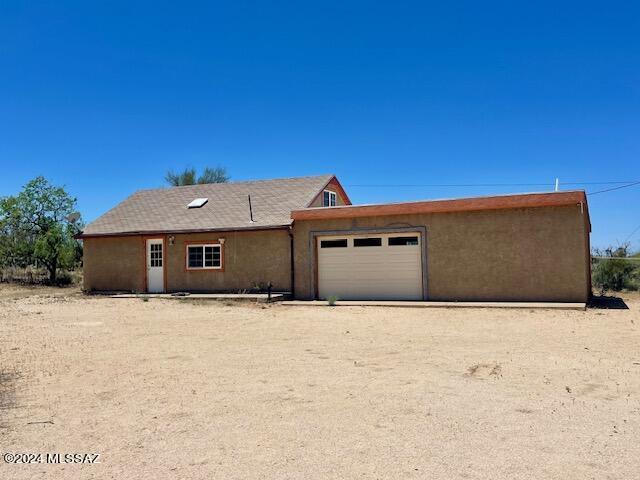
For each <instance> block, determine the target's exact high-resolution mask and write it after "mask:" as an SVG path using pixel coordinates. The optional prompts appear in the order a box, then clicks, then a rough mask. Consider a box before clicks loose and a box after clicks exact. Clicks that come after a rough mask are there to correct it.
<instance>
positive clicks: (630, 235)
mask: <svg viewBox="0 0 640 480" xmlns="http://www.w3.org/2000/svg"><path fill="white" fill-rule="evenodd" d="M638 230H640V225H638V226H637V227H636V228H634V229H633V232H631V233H630V234H629V236H628V237H627V238H625V239H624V243H627V242H628V241H629V240H630V239H631V237H633V236H634V235H635V234H636V232H637V231H638Z"/></svg>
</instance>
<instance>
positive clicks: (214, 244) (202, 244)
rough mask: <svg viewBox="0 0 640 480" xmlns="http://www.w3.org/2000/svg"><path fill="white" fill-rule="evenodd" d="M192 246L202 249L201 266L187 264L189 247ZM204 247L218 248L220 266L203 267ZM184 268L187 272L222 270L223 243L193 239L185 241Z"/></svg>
mask: <svg viewBox="0 0 640 480" xmlns="http://www.w3.org/2000/svg"><path fill="white" fill-rule="evenodd" d="M194 247H200V248H201V249H202V267H191V266H189V249H190V248H194ZM206 247H214V248H215V247H218V248H219V249H220V266H217V267H216V266H213V267H205V265H204V263H205V248H206ZM184 268H185V270H186V271H189V272H203V271H205V272H206V271H212V270H213V271H224V245H223V244H222V243H220V242H211V241H195V242H185V246H184Z"/></svg>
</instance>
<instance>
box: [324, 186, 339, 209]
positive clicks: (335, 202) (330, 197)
mask: <svg viewBox="0 0 640 480" xmlns="http://www.w3.org/2000/svg"><path fill="white" fill-rule="evenodd" d="M326 193H328V194H329V205H325V203H324V200H325V198H324V197H325V194H326ZM332 198H333V205H331V199H332ZM337 205H338V194H337V193H336V192H333V191H331V190H323V191H322V206H323V207H336V206H337Z"/></svg>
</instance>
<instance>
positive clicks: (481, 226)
mask: <svg viewBox="0 0 640 480" xmlns="http://www.w3.org/2000/svg"><path fill="white" fill-rule="evenodd" d="M292 218H293V220H294V224H293V242H294V248H293V251H294V257H295V261H294V272H295V281H294V285H295V292H294V293H295V297H296V298H299V299H326V298H329V297H332V296H333V297H337V298H338V299H343V300H347V299H353V300H434V301H503V302H504V301H514V302H515V301H537V302H585V301H587V300H588V298H589V295H590V293H591V287H590V283H591V281H590V262H589V258H590V256H589V250H590V247H589V232H590V230H591V225H590V222H589V213H588V208H587V199H586V196H585V194H584V192H582V191H575V192H551V193H538V194H522V195H504V196H494V197H478V198H465V199H453V200H434V201H425V202H407V203H395V204H381V205H357V206H356V205H354V206H340V207H331V208H307V209H303V210H296V211H294V212H292Z"/></svg>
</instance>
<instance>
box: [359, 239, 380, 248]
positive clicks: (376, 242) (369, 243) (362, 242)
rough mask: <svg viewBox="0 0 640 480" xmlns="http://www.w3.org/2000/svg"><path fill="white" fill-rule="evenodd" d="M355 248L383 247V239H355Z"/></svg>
mask: <svg viewBox="0 0 640 480" xmlns="http://www.w3.org/2000/svg"><path fill="white" fill-rule="evenodd" d="M353 246H354V247H381V246H382V238H380V237H377V238H354V239H353Z"/></svg>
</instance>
